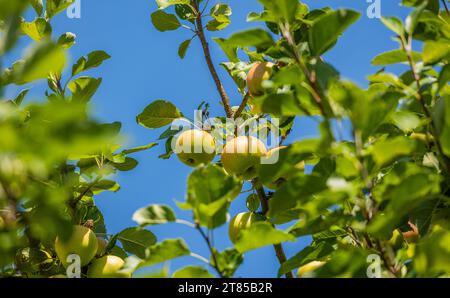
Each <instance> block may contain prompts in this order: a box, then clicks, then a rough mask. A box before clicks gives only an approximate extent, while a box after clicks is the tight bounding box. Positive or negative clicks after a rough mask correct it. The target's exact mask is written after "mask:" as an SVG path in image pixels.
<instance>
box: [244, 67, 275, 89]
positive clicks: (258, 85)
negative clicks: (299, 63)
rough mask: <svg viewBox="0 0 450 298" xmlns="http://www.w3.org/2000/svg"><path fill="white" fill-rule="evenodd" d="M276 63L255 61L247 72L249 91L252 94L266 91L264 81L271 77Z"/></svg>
mask: <svg viewBox="0 0 450 298" xmlns="http://www.w3.org/2000/svg"><path fill="white" fill-rule="evenodd" d="M273 66H274V64H273V63H271V62H258V63H255V64H254V65H253V66H252V68H251V69H250V71H249V72H248V74H247V87H248V92H249V93H250V95H252V96H259V95H262V94H263V93H264V87H263V85H262V84H263V82H264V81H266V80H268V79H270V77H271V75H272V72H273Z"/></svg>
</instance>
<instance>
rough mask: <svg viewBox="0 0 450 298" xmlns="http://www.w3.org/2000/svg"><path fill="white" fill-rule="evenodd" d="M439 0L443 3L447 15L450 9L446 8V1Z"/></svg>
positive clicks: (449, 13)
mask: <svg viewBox="0 0 450 298" xmlns="http://www.w3.org/2000/svg"><path fill="white" fill-rule="evenodd" d="M441 1H442V3H443V4H444V8H445V11H446V12H447V14H448V15H450V10H449V9H448V6H447V2H445V0H441Z"/></svg>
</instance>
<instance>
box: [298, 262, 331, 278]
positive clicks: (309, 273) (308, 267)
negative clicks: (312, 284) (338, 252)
mask: <svg viewBox="0 0 450 298" xmlns="http://www.w3.org/2000/svg"><path fill="white" fill-rule="evenodd" d="M323 265H325V262H322V261H312V262H309V263H307V264H305V265H303V266H302V267H300V268H298V273H297V276H298V277H313V276H314V275H313V271H315V270H317V269H319V268H320V267H322V266H323Z"/></svg>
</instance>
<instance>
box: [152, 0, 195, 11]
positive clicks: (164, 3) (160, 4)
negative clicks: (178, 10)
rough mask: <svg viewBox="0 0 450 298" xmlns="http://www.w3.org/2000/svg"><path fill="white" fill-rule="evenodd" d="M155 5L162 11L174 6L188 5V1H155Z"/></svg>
mask: <svg viewBox="0 0 450 298" xmlns="http://www.w3.org/2000/svg"><path fill="white" fill-rule="evenodd" d="M156 4H158V7H159V8H160V9H164V8H167V7H169V6H172V5H176V4H186V5H187V4H190V0H156Z"/></svg>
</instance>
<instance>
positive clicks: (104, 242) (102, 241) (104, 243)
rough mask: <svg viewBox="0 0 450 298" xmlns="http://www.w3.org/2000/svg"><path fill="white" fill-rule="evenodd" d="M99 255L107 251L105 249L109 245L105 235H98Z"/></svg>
mask: <svg viewBox="0 0 450 298" xmlns="http://www.w3.org/2000/svg"><path fill="white" fill-rule="evenodd" d="M97 243H98V245H97V246H98V247H97V256H101V255H103V254H104V253H105V249H106V247H107V246H108V241H107V240H106V239H105V238H103V237H97Z"/></svg>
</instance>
